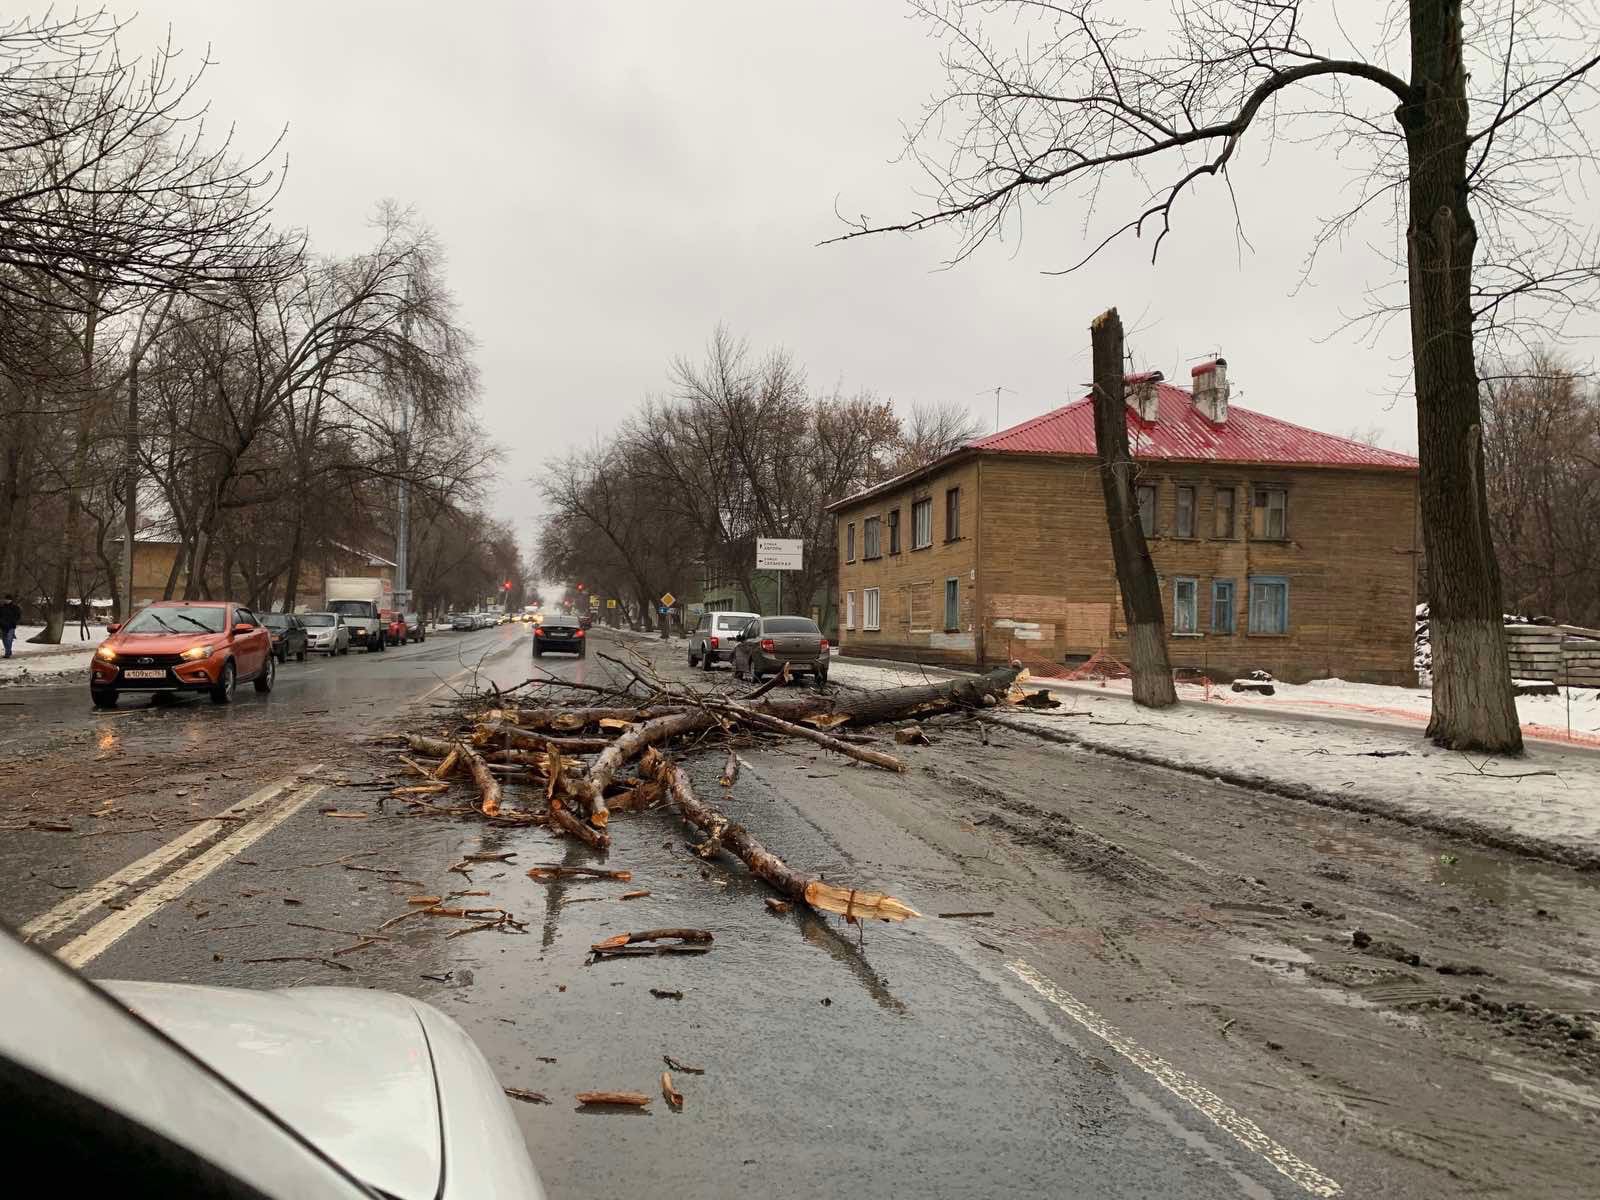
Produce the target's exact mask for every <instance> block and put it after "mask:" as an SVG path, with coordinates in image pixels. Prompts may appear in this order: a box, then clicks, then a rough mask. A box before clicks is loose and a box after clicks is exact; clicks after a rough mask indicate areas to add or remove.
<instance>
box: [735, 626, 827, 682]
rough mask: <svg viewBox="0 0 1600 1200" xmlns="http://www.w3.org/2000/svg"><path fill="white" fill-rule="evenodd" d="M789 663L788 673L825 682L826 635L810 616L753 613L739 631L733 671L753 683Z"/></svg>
mask: <svg viewBox="0 0 1600 1200" xmlns="http://www.w3.org/2000/svg"><path fill="white" fill-rule="evenodd" d="M784 663H788V664H789V674H791V675H794V674H796V673H800V674H805V675H813V676H815V677H816V680H817V682H818V683H827V682H828V639H827V638H825V637H823V636H822V630H820V629H818V628H817V623H816V622H815V621H813V620H812V619H811V618H810V617H756V618H754V619H752V620H751V621H750V622H749V623H748V624H746V625H745V627H744V628H743V629H742V630H740V631H739V634H738V636H737V640H736V641H735V642H734V648H733V673H734V675H735V676H737V677H739V678H741V679H748V680H750V681H751V682H752V683H754V682H756V681H758V680H760V678H761V677H762V676H763V675H771V674H774V673H775V672H777V671H779V670H780V669H782V667H783V664H784Z"/></svg>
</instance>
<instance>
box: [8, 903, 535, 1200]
mask: <svg viewBox="0 0 1600 1200" xmlns="http://www.w3.org/2000/svg"><path fill="white" fill-rule="evenodd" d="M0 978H3V979H4V980H5V981H6V986H5V987H3V988H0V1079H4V1080H5V1081H6V1086H5V1087H4V1088H0V1116H3V1118H4V1120H5V1123H6V1127H7V1128H8V1129H11V1130H14V1131H22V1130H24V1129H27V1130H29V1135H28V1136H26V1137H22V1138H17V1137H13V1138H11V1139H10V1145H9V1147H8V1149H9V1151H10V1153H9V1154H8V1155H7V1163H8V1166H9V1167H10V1169H11V1170H13V1171H14V1172H17V1173H18V1177H19V1178H32V1179H42V1178H46V1177H48V1178H49V1179H50V1181H51V1190H52V1191H55V1192H58V1193H59V1194H60V1195H62V1196H113V1195H127V1196H172V1197H177V1196H209V1197H218V1198H220V1197H246V1196H248V1197H254V1198H258V1200H265V1198H266V1197H275V1198H281V1200H288V1198H289V1197H297V1198H298V1197H306V1198H311V1197H315V1198H316V1200H375V1198H376V1197H379V1196H390V1197H401V1198H406V1200H410V1198H416V1197H427V1200H473V1198H476V1197H487V1196H507V1197H510V1196H516V1197H522V1198H526V1200H542V1197H543V1196H544V1191H543V1189H542V1188H541V1186H540V1183H539V1177H538V1175H537V1174H536V1173H535V1171H534V1168H533V1164H532V1163H531V1162H530V1161H529V1158H528V1150H527V1146H526V1144H525V1142H524V1141H523V1137H522V1134H521V1133H520V1132H519V1131H518V1129H517V1123H516V1118H515V1117H513V1116H512V1114H511V1111H510V1108H509V1102H508V1101H507V1099H506V1097H505V1095H504V1094H503V1093H502V1092H501V1088H500V1083H499V1081H498V1080H497V1079H496V1078H495V1076H494V1072H493V1070H492V1069H491V1068H490V1066H489V1064H488V1063H487V1062H486V1061H485V1060H484V1057H483V1054H482V1053H481V1052H480V1051H479V1050H478V1048H477V1047H476V1046H475V1045H474V1044H473V1042H472V1040H471V1039H470V1038H469V1037H468V1036H467V1034H466V1033H465V1032H464V1031H463V1030H462V1029H461V1027H460V1026H459V1025H457V1024H456V1023H455V1022H454V1021H452V1020H451V1019H450V1018H449V1017H447V1016H445V1015H444V1014H443V1013H441V1012H439V1011H438V1010H437V1009H435V1008H433V1007H431V1006H430V1005H427V1004H424V1003H422V1002H421V1001H418V1000H411V999H408V998H406V997H404V996H400V995H397V994H395V993H393V992H380V991H369V990H366V989H363V988H338V987H299V988H288V989H285V990H283V991H265V990H257V989H252V988H224V987H197V986H194V985H191V984H177V983H145V982H105V983H91V982H90V981H89V980H87V979H84V978H83V977H82V976H80V975H77V974H75V973H74V972H73V971H71V970H70V969H69V968H67V967H65V966H63V965H62V964H61V963H59V962H57V961H56V960H55V959H54V958H52V957H51V956H50V955H49V954H48V953H46V952H45V951H42V950H39V949H36V948H34V947H31V946H26V945H24V944H23V943H22V942H20V941H18V940H17V939H16V938H15V937H13V936H12V935H11V934H9V933H6V932H4V931H0ZM35 1121H36V1122H38V1123H39V1127H37V1128H35V1127H34V1126H33V1125H32V1124H31V1123H32V1122H35ZM65 1147H79V1148H82V1153H71V1152H67V1151H64V1149H63V1148H65Z"/></svg>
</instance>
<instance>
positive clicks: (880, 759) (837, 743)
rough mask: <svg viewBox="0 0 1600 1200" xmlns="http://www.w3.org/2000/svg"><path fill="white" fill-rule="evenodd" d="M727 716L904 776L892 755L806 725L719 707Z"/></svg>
mask: <svg viewBox="0 0 1600 1200" xmlns="http://www.w3.org/2000/svg"><path fill="white" fill-rule="evenodd" d="M718 707H719V708H723V709H725V710H726V711H728V712H731V713H732V714H733V715H734V716H736V717H738V718H739V720H741V721H743V722H745V723H746V724H749V725H754V726H756V727H757V728H759V729H770V730H772V732H774V733H785V734H788V735H789V736H790V737H797V738H804V739H805V740H806V741H808V742H815V743H816V744H817V745H819V746H821V747H823V748H824V749H825V750H832V751H833V752H834V753H835V754H842V755H844V756H845V757H846V758H853V759H855V760H856V761H857V762H864V763H871V764H872V765H873V766H875V767H882V768H883V769H884V770H885V771H897V772H901V773H904V772H905V770H906V764H905V763H903V762H901V761H900V760H899V759H898V758H896V757H895V756H894V755H892V754H885V753H883V751H881V750H867V749H865V748H863V747H861V746H856V745H852V744H851V743H849V742H845V741H841V740H839V739H838V738H836V737H832V736H830V735H829V734H826V733H823V732H822V731H821V730H819V729H812V728H811V727H810V726H809V725H796V724H795V723H794V722H792V721H785V720H783V719H781V718H779V717H773V716H768V715H767V714H766V713H759V712H756V711H755V710H754V709H749V708H746V707H744V705H742V704H730V703H726V702H724V703H722V704H719V705H718Z"/></svg>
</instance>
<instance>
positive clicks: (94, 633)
mask: <svg viewBox="0 0 1600 1200" xmlns="http://www.w3.org/2000/svg"><path fill="white" fill-rule="evenodd" d="M43 628H44V626H43V625H18V626H17V640H16V644H15V645H13V646H12V647H11V654H12V656H13V661H15V659H17V658H21V657H23V656H24V655H27V656H32V655H35V654H68V653H71V652H73V651H75V650H83V649H86V648H87V649H89V650H93V649H94V648H95V647H96V646H98V645H99V644H100V643H101V642H102V641H104V640H105V636H106V627H105V626H104V625H91V626H89V640H88V641H83V640H81V639H80V638H79V637H78V626H76V625H68V626H67V629H66V632H65V633H63V634H62V635H61V644H60V645H59V646H38V645H34V644H33V643H32V642H30V641H28V639H29V638H31V637H32V636H33V635H34V634H36V633H38V632H39V631H40V630H41V629H43Z"/></svg>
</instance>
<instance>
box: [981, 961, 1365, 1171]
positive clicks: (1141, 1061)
mask: <svg viewBox="0 0 1600 1200" xmlns="http://www.w3.org/2000/svg"><path fill="white" fill-rule="evenodd" d="M1006 969H1007V970H1008V971H1010V972H1011V973H1012V974H1013V975H1015V976H1016V977H1017V978H1018V979H1021V980H1022V981H1023V982H1024V983H1026V984H1027V985H1028V986H1029V987H1031V988H1032V989H1033V990H1034V991H1036V992H1038V993H1039V994H1040V995H1041V996H1043V997H1044V998H1045V999H1046V1000H1048V1001H1050V1003H1051V1004H1054V1005H1055V1006H1056V1007H1057V1008H1059V1009H1060V1010H1061V1011H1062V1012H1064V1013H1066V1014H1067V1016H1069V1017H1071V1018H1072V1019H1073V1020H1074V1021H1076V1022H1077V1023H1078V1024H1079V1025H1081V1026H1083V1028H1085V1029H1087V1030H1088V1031H1089V1032H1090V1033H1092V1034H1094V1035H1095V1036H1096V1037H1097V1038H1099V1039H1100V1040H1101V1041H1103V1042H1105V1043H1106V1045H1108V1046H1110V1047H1111V1048H1112V1049H1113V1050H1115V1051H1116V1052H1117V1053H1118V1054H1120V1055H1122V1057H1123V1058H1125V1059H1127V1060H1128V1061H1129V1062H1131V1063H1132V1064H1133V1065H1134V1066H1136V1067H1138V1068H1139V1069H1140V1070H1141V1071H1143V1072H1145V1073H1146V1074H1147V1075H1149V1076H1151V1078H1153V1079H1154V1080H1155V1081H1156V1082H1157V1083H1159V1084H1160V1085H1161V1086H1162V1087H1164V1088H1166V1089H1167V1091H1169V1092H1171V1093H1172V1094H1173V1095H1174V1096H1176V1097H1178V1099H1180V1100H1184V1101H1187V1102H1188V1103H1189V1104H1190V1105H1192V1106H1193V1107H1194V1108H1195V1109H1197V1110H1198V1111H1199V1112H1200V1114H1201V1115H1202V1116H1204V1117H1206V1118H1207V1119H1208V1120H1210V1121H1211V1122H1212V1123H1213V1124H1214V1125H1216V1127H1217V1128H1218V1129H1221V1130H1222V1131H1223V1132H1225V1133H1228V1134H1231V1135H1233V1137H1234V1138H1235V1139H1236V1140H1237V1141H1238V1142H1239V1144H1240V1145H1242V1146H1243V1147H1244V1148H1245V1149H1247V1150H1251V1151H1254V1152H1255V1153H1256V1154H1259V1155H1260V1156H1261V1157H1262V1158H1264V1159H1266V1160H1267V1162H1268V1163H1270V1164H1271V1165H1272V1167H1273V1169H1274V1170H1276V1171H1277V1172H1278V1173H1279V1174H1280V1175H1283V1176H1286V1177H1287V1178H1289V1179H1291V1180H1293V1181H1294V1182H1295V1183H1297V1184H1299V1185H1300V1186H1301V1187H1302V1188H1304V1189H1305V1190H1306V1191H1308V1192H1310V1193H1311V1194H1312V1195H1313V1196H1338V1195H1342V1194H1343V1192H1344V1188H1342V1187H1341V1186H1340V1185H1339V1184H1338V1183H1337V1182H1335V1181H1334V1180H1332V1179H1330V1178H1328V1176H1326V1175H1324V1174H1323V1173H1322V1172H1321V1171H1319V1170H1317V1169H1316V1168H1315V1167H1313V1166H1311V1165H1310V1164H1309V1163H1307V1162H1305V1161H1304V1160H1303V1159H1300V1158H1298V1157H1296V1156H1295V1154H1294V1153H1292V1152H1291V1151H1290V1150H1288V1149H1287V1148H1286V1147H1284V1146H1282V1145H1280V1144H1279V1143H1277V1142H1275V1141H1273V1140H1272V1138H1270V1137H1268V1136H1267V1135H1266V1134H1265V1133H1264V1132H1263V1131H1262V1129H1261V1126H1259V1125H1257V1124H1256V1123H1255V1122H1254V1121H1252V1120H1251V1119H1250V1118H1249V1117H1246V1116H1244V1115H1243V1114H1241V1113H1240V1112H1239V1111H1238V1110H1237V1109H1235V1108H1234V1107H1233V1106H1232V1105H1230V1104H1229V1103H1228V1102H1227V1101H1225V1100H1223V1099H1222V1097H1220V1096H1218V1095H1217V1094H1216V1093H1215V1092H1213V1091H1211V1089H1210V1088H1208V1087H1206V1086H1205V1085H1204V1084H1202V1083H1199V1082H1198V1081H1196V1080H1194V1079H1191V1078H1189V1076H1187V1075H1185V1074H1184V1073H1183V1072H1182V1071H1180V1070H1178V1068H1177V1067H1175V1066H1173V1065H1172V1064H1171V1063H1169V1062H1167V1060H1166V1059H1164V1058H1162V1057H1161V1056H1160V1055H1158V1054H1152V1053H1151V1052H1150V1051H1149V1050H1146V1049H1145V1048H1144V1047H1143V1046H1141V1045H1139V1043H1138V1042H1136V1041H1134V1040H1133V1039H1132V1038H1130V1037H1129V1036H1128V1035H1127V1034H1125V1033H1123V1032H1122V1031H1121V1030H1120V1029H1118V1028H1117V1027H1116V1026H1115V1025H1112V1024H1111V1023H1110V1022H1109V1021H1107V1020H1106V1019H1105V1018H1104V1017H1102V1016H1101V1015H1100V1014H1099V1013H1097V1012H1095V1011H1094V1009H1092V1008H1090V1007H1089V1006H1088V1005H1087V1004H1085V1003H1084V1002H1083V1001H1081V1000H1079V999H1078V998H1077V997H1076V996H1074V995H1072V993H1070V992H1067V991H1063V990H1062V989H1061V988H1059V987H1057V986H1056V985H1055V984H1054V983H1053V982H1051V981H1050V980H1048V979H1046V978H1045V977H1044V976H1043V975H1041V974H1039V972H1037V971H1035V970H1034V969H1033V968H1032V967H1031V966H1029V965H1028V964H1027V963H1026V962H1024V961H1023V960H1022V959H1020V958H1018V959H1013V960H1012V961H1011V962H1008V963H1007V964H1006Z"/></svg>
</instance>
